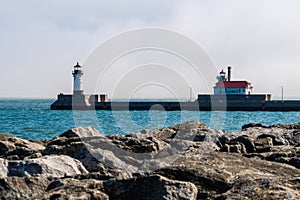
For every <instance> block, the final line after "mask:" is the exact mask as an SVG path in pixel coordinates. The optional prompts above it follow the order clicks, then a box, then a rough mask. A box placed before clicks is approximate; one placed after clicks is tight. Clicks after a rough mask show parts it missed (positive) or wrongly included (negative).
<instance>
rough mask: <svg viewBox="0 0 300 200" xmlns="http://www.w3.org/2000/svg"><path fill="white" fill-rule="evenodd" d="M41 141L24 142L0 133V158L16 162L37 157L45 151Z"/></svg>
mask: <svg viewBox="0 0 300 200" xmlns="http://www.w3.org/2000/svg"><path fill="white" fill-rule="evenodd" d="M44 145H45V143H43V142H42V141H40V142H39V141H29V140H24V139H21V138H18V137H15V136H12V135H8V134H4V133H0V157H2V158H6V159H11V160H18V159H24V158H25V157H30V156H32V155H33V156H34V155H35V156H36V157H38V156H37V154H38V153H41V152H42V151H43V150H44V149H45V146H44Z"/></svg>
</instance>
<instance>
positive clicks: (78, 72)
mask: <svg viewBox="0 0 300 200" xmlns="http://www.w3.org/2000/svg"><path fill="white" fill-rule="evenodd" d="M81 68H82V67H81V66H80V65H79V63H78V62H77V64H76V65H75V66H74V71H73V72H72V75H73V77H74V83H73V94H83V88H82V81H81V77H82V75H83V71H82V69H81Z"/></svg>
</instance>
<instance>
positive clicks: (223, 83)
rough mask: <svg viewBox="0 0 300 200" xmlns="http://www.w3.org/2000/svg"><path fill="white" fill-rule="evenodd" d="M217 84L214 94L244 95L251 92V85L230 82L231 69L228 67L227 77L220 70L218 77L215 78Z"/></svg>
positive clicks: (243, 82)
mask: <svg viewBox="0 0 300 200" xmlns="http://www.w3.org/2000/svg"><path fill="white" fill-rule="evenodd" d="M217 80H218V82H217V83H216V85H215V86H214V94H226V95H237V94H241V95H246V94H250V93H251V92H252V88H253V87H252V86H251V83H250V82H248V81H245V80H244V81H232V80H231V67H228V75H227V76H226V72H224V70H223V69H222V71H221V72H220V74H219V76H217Z"/></svg>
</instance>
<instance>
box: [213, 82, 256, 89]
mask: <svg viewBox="0 0 300 200" xmlns="http://www.w3.org/2000/svg"><path fill="white" fill-rule="evenodd" d="M214 88H252V86H251V83H250V82H248V81H219V82H217V83H216V86H215V87H214Z"/></svg>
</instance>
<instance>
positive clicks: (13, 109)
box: [0, 99, 300, 140]
mask: <svg viewBox="0 0 300 200" xmlns="http://www.w3.org/2000/svg"><path fill="white" fill-rule="evenodd" d="M54 101H55V99H0V132H4V133H9V134H13V135H15V136H18V137H21V138H25V139H39V140H40V139H51V138H53V137H55V136H57V135H59V134H61V133H63V132H65V131H67V130H68V129H70V128H74V127H77V126H94V127H96V128H97V129H98V130H99V131H100V132H101V133H104V134H112V133H114V134H115V133H116V134H124V133H132V132H139V131H140V130H143V129H157V128H162V127H167V126H171V125H176V124H178V123H182V122H185V121H188V120H198V121H201V122H204V123H205V124H207V125H208V126H210V127H211V128H212V129H222V130H226V131H240V130H241V127H242V125H244V124H247V123H251V122H253V123H262V124H265V125H272V124H278V123H284V124H291V123H297V122H299V121H300V112H236V111H235V112H221V111H218V112H204V111H200V112H199V111H168V112H166V111H153V110H150V111H101V110H99V111H71V110H69V111H65V110H62V111H60V110H50V105H51V104H52V103H53V102H54Z"/></svg>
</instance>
